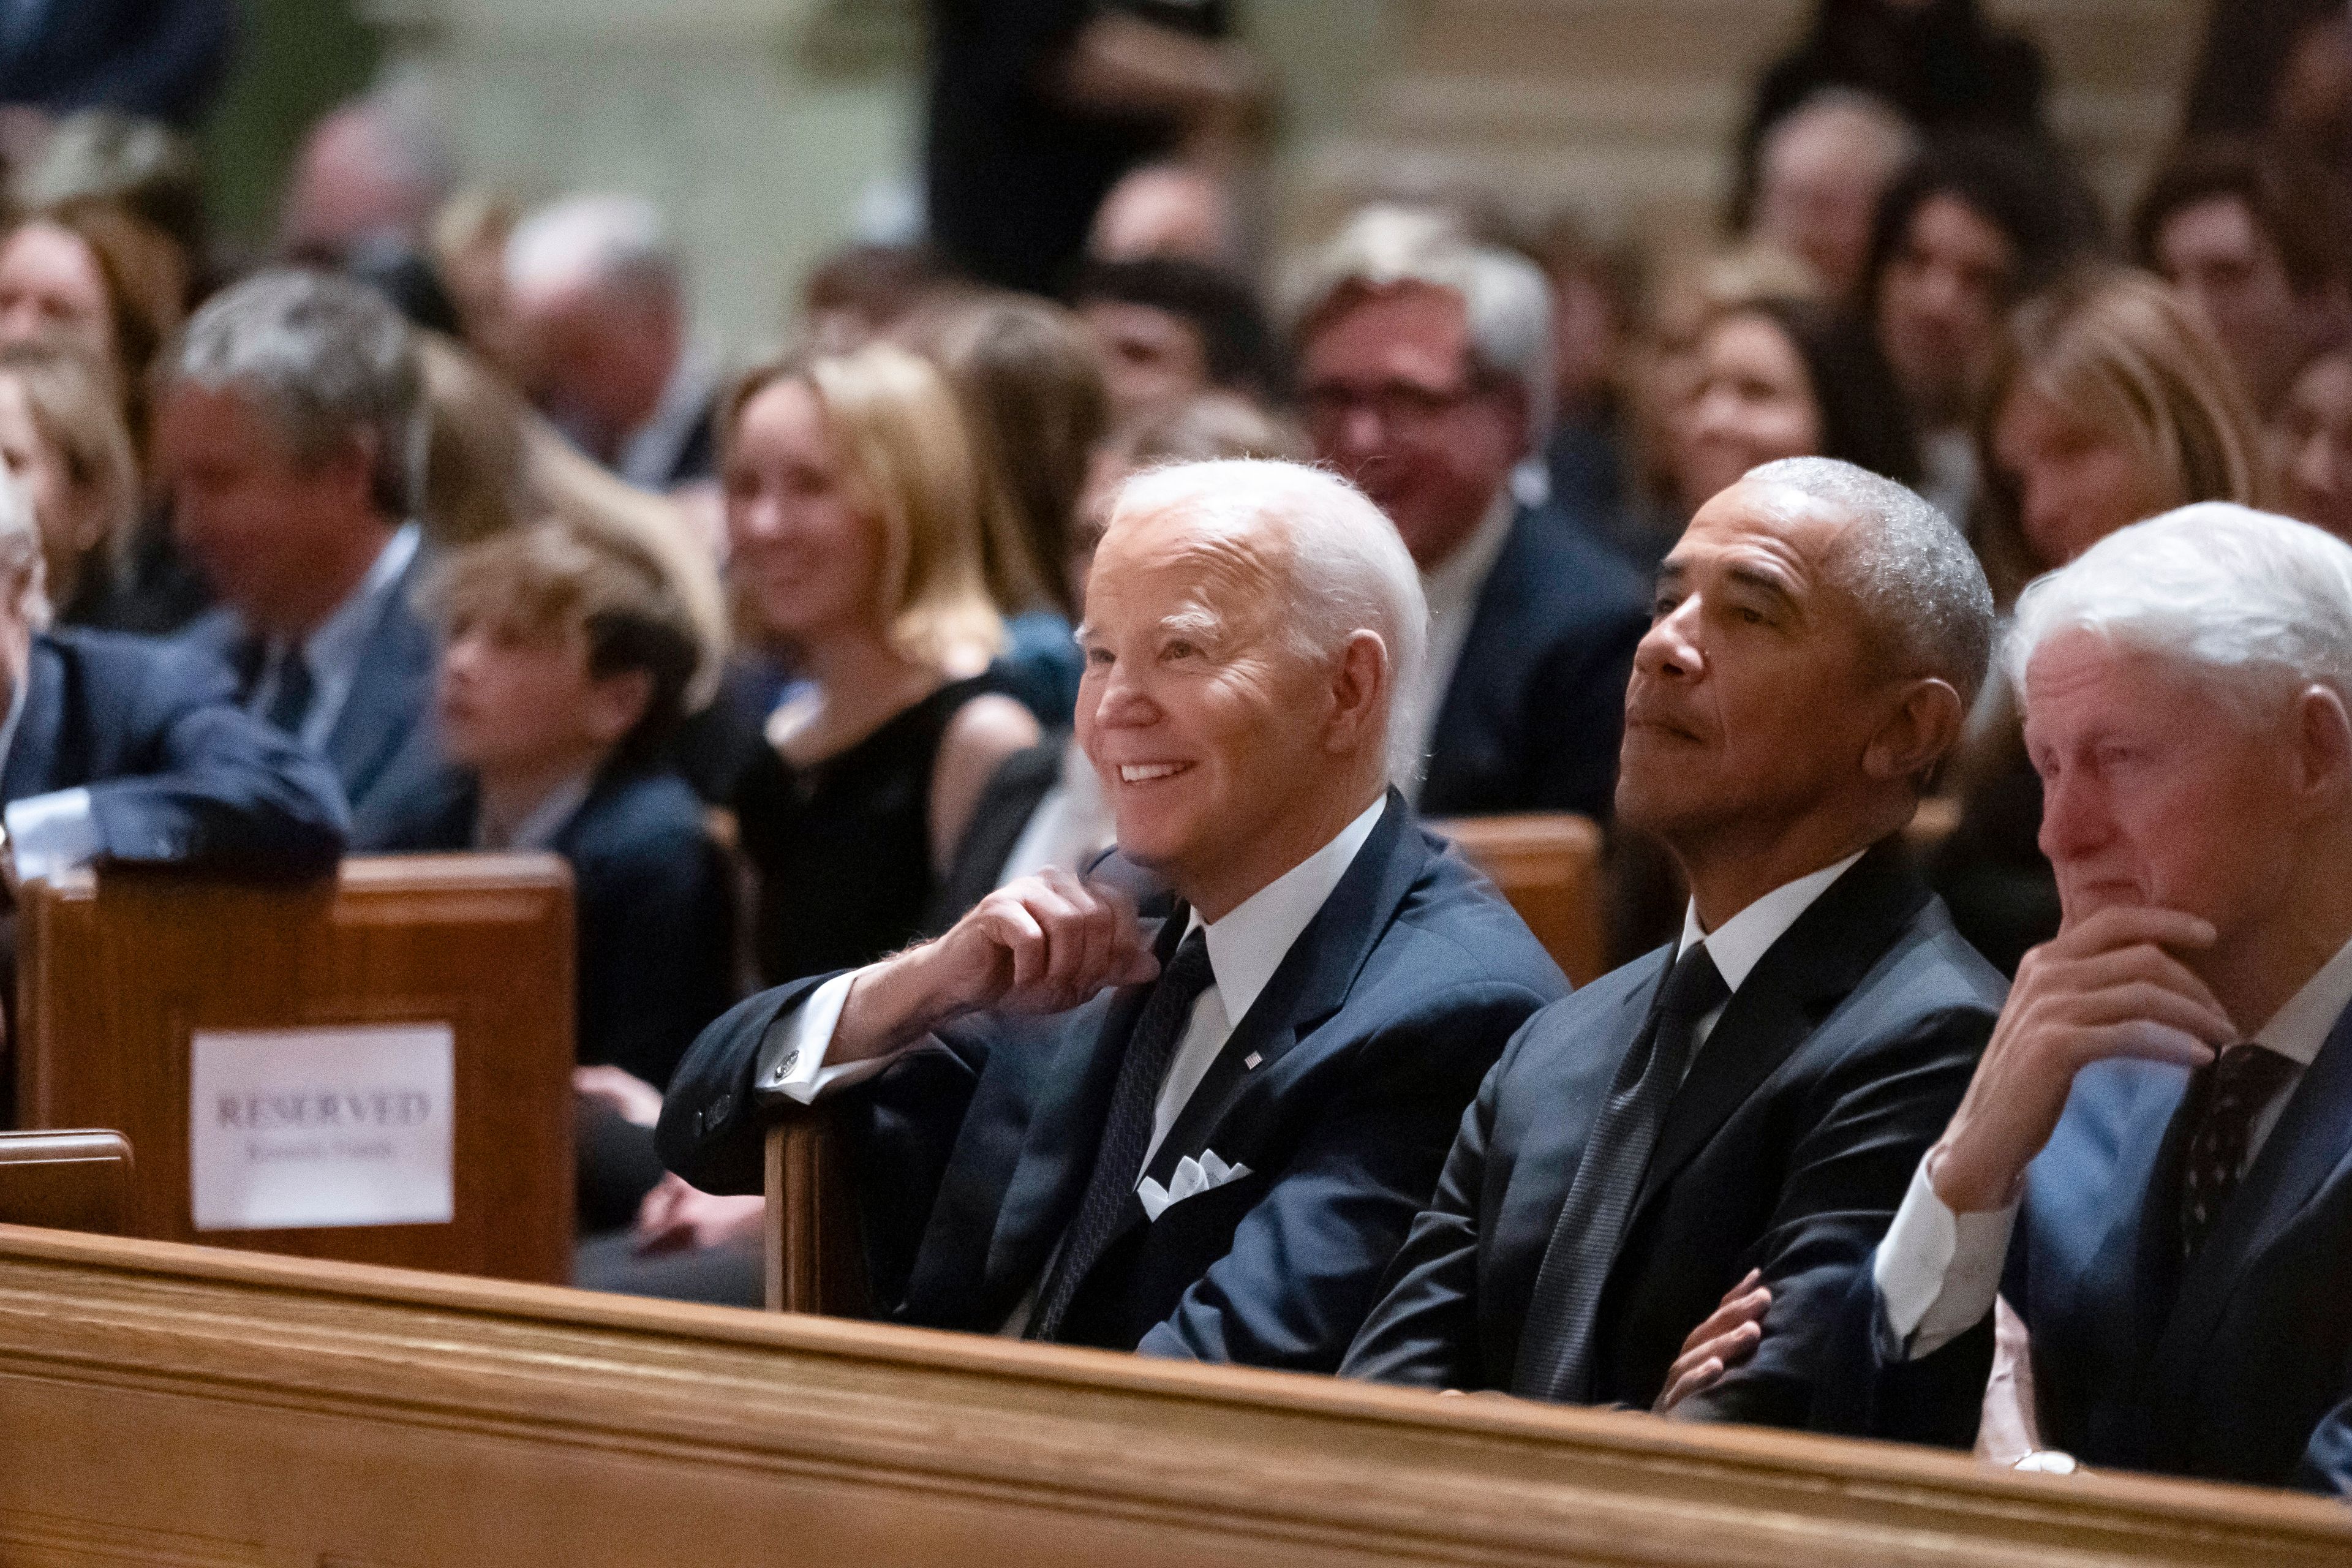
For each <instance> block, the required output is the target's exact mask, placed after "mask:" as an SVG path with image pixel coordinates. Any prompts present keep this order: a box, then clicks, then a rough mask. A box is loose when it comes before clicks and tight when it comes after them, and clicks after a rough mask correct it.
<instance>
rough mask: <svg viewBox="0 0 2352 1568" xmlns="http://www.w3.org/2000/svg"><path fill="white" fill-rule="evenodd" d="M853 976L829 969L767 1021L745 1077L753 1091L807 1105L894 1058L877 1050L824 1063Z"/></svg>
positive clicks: (766, 1097)
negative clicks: (804, 995)
mask: <svg viewBox="0 0 2352 1568" xmlns="http://www.w3.org/2000/svg"><path fill="white" fill-rule="evenodd" d="M856 978H857V973H856V972H855V971H853V972H852V973H847V974H836V975H835V976H834V977H833V978H832V979H830V980H828V981H826V982H825V983H824V984H822V985H820V986H818V987H817V988H816V989H815V990H814V991H812V992H811V993H809V995H808V999H807V1000H806V1001H804V1002H803V1003H802V1004H801V1005H799V1006H798V1007H796V1008H794V1009H793V1011H791V1012H789V1013H787V1014H785V1015H784V1016H782V1017H781V1018H779V1019H777V1020H776V1021H775V1022H774V1023H772V1024H771V1025H769V1026H768V1034H767V1037H766V1038H765V1039H763V1040H761V1042H760V1060H759V1064H758V1068H757V1070H756V1071H755V1072H754V1073H753V1074H752V1077H751V1091H752V1093H753V1094H755V1095H757V1096H758V1097H759V1098H760V1099H761V1100H792V1101H793V1102H794V1103H795V1104H799V1105H808V1104H812V1103H814V1101H815V1100H816V1099H817V1097H818V1096H820V1095H823V1094H825V1093H828V1092H830V1091H831V1090H833V1089H846V1088H847V1087H849V1086H850V1085H851V1084H854V1083H862V1082H864V1081H865V1080H866V1079H869V1078H872V1077H873V1076H874V1075H875V1074H876V1073H878V1072H880V1071H881V1070H882V1069H883V1068H886V1067H888V1066H889V1065H890V1063H891V1062H892V1061H894V1060H896V1059H897V1057H896V1056H895V1055H893V1056H881V1057H876V1058H872V1059H871V1060H868V1061H862V1062H849V1063H847V1064H845V1065H844V1066H841V1067H827V1066H825V1062H824V1058H825V1054H826V1053H827V1052H828V1051H829V1050H831V1049H832V1047H833V1031H834V1029H835V1026H838V1025H839V1024H840V1022H841V1007H842V1004H843V1003H845V1002H846V1001H848V1000H849V987H850V985H851V984H852V983H853V982H855V981H856Z"/></svg>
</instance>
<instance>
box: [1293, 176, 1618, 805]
mask: <svg viewBox="0 0 2352 1568" xmlns="http://www.w3.org/2000/svg"><path fill="white" fill-rule="evenodd" d="M1303 281H1304V284H1305V287H1304V288H1303V289H1300V291H1299V294H1298V297H1297V299H1296V300H1294V301H1293V310H1292V312H1291V321H1293V323H1294V326H1293V329H1292V339H1293V342H1294V344H1295V346H1296V348H1297V353H1298V363H1299V366H1300V393H1301V398H1302V403H1303V406H1304V408H1305V411H1306V415H1307V434H1308V436H1309V437H1310V438H1311V440H1312V441H1313V443H1314V447H1315V456H1316V457H1317V458H1318V459H1320V460H1321V461H1323V462H1326V463H1328V464H1330V465H1331V466H1332V467H1334V468H1338V469H1339V471H1340V472H1342V473H1344V474H1346V475H1347V476H1348V477H1349V479H1353V480H1355V481H1356V483H1357V484H1359V485H1360V486H1361V487H1362V488H1363V489H1364V490H1365V492H1366V493H1367V494H1369V495H1370V497H1371V498H1372V500H1374V501H1375V502H1376V503H1377V504H1378V505H1379V506H1380V508H1381V510H1382V511H1384V512H1386V513H1387V514H1388V515H1389V518H1390V519H1391V521H1393V522H1394V523H1395V524H1396V526H1397V531H1398V532H1399V533H1401V534H1402V535H1403V536H1404V542H1405V544H1406V547H1407V548H1408V549H1410V550H1411V551H1412V558H1413V562H1414V563H1415V564H1416V565H1418V566H1419V567H1420V568H1421V576H1422V586H1423V591H1424V592H1425V593H1426V594H1427V595H1428V598H1429V607H1430V649H1429V653H1430V658H1429V673H1430V678H1431V682H1432V689H1433V690H1435V691H1439V692H1442V693H1443V694H1444V696H1443V699H1442V700H1440V701H1439V702H1437V703H1436V704H1434V705H1433V707H1432V709H1431V712H1432V714H1433V718H1432V719H1431V721H1430V723H1429V728H1428V730H1427V731H1426V732H1425V733H1424V735H1423V737H1422V747H1423V752H1424V753H1425V754H1426V755H1427V757H1428V769H1427V773H1426V774H1425V775H1424V782H1423V784H1422V786H1421V793H1420V797H1419V800H1418V802H1417V804H1418V805H1420V807H1421V809H1422V810H1423V812H1424V813H1426V814H1428V815H1432V816H1471V815H1480V814H1485V813H1490V812H1508V811H1575V812H1582V813H1584V814H1585V815H1587V816H1593V817H1598V818H1605V817H1606V816H1608V814H1609V806H1610V801H1611V797H1612V792H1613V791H1614V789H1615V786H1616V776H1617V742H1618V737H1619V732H1620V729H1621V726H1622V722H1623V716H1624V705H1625V682H1626V679H1627V677H1628V676H1629V675H1630V673H1631V672H1632V668H1633V646H1634V644H1636V643H1638V642H1639V641H1641V638H1642V634H1643V630H1644V629H1645V628H1646V626H1647V625H1648V611H1647V604H1646V595H1645V593H1644V591H1643V584H1642V583H1641V581H1640V580H1639V578H1638V577H1637V575H1636V574H1635V573H1634V572H1633V568H1632V566H1631V565H1630V564H1628V563H1626V562H1624V561H1623V560H1622V559H1621V558H1619V557H1618V556H1617V555H1616V554H1615V552H1612V551H1611V550H1610V549H1609V548H1608V547H1607V546H1605V545H1603V544H1601V543H1600V542H1598V541H1597V539H1596V538H1595V537H1594V535H1593V533H1592V532H1591V528H1590V526H1589V525H1590V523H1591V520H1582V519H1578V518H1574V517H1572V516H1570V515H1569V514H1568V513H1567V512H1566V511H1565V510H1562V509H1560V508H1558V507H1556V506H1553V505H1551V504H1549V503H1548V502H1542V501H1538V503H1537V504H1525V503H1523V502H1522V501H1521V500H1520V499H1519V495H1518V493H1517V491H1518V488H1517V487H1515V485H1514V482H1513V481H1514V470H1516V469H1517V468H1519V467H1520V465H1521V464H1522V462H1523V461H1524V460H1525V459H1526V458H1528V457H1529V456H1530V454H1531V453H1532V451H1533V449H1534V447H1535V445H1536V442H1537V440H1538V437H1539V435H1540V433H1541V432H1542V431H1543V430H1544V429H1545V428H1546V427H1547V426H1548V424H1549V408H1548V405H1549V402H1550V395H1551V366H1550V362H1549V354H1550V342H1551V331H1550V303H1549V294H1548V292H1547V290H1546V289H1545V287H1544V280H1543V275H1542V273H1541V272H1539V271H1538V270H1537V268H1535V267H1534V266H1533V265H1532V264H1531V263H1529V262H1528V261H1526V260H1525V259H1523V258H1519V257H1517V256H1513V255H1510V254H1509V253H1507V252H1504V251H1499V250H1493V249H1488V248H1485V247H1478V246H1475V245H1472V244H1470V243H1468V242H1467V241H1466V240H1465V239H1464V238H1463V237H1461V236H1460V234H1459V233H1458V231H1457V230H1456V229H1455V228H1454V226H1452V225H1451V224H1450V223H1448V222H1446V221H1445V220H1444V219H1442V218H1439V217H1436V216H1432V215H1430V214H1426V213H1420V212H1412V211H1408V210H1405V209H1402V208H1397V207H1380V206H1375V207H1369V208H1367V209H1365V210H1364V211H1363V212H1361V213H1360V214H1358V215H1357V216H1356V217H1355V218H1354V219H1352V220H1351V221H1350V222H1349V224H1348V226H1346V227H1345V228H1343V229H1342V230H1341V231H1340V233H1339V236H1338V237H1336V238H1334V239H1333V240H1332V241H1331V243H1330V244H1329V245H1328V247H1326V248H1325V249H1324V250H1323V251H1322V252H1321V253H1320V254H1319V255H1318V256H1317V257H1316V258H1315V259H1314V261H1313V262H1312V263H1311V264H1310V266H1309V268H1307V275H1306V277H1305V279H1303ZM1538 482H1539V481H1538Z"/></svg>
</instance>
